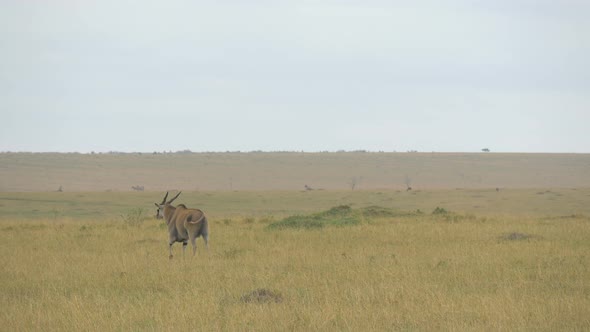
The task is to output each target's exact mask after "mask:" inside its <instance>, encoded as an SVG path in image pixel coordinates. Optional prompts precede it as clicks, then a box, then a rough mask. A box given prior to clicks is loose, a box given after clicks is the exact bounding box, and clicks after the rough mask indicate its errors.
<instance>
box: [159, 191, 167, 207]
mask: <svg viewBox="0 0 590 332" xmlns="http://www.w3.org/2000/svg"><path fill="white" fill-rule="evenodd" d="M166 198H168V192H166V196H164V199H163V200H162V203H160V205H164V204H166Z"/></svg>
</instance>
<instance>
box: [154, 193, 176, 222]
mask: <svg viewBox="0 0 590 332" xmlns="http://www.w3.org/2000/svg"><path fill="white" fill-rule="evenodd" d="M181 192H182V191H179V192H178V194H176V196H174V198H172V199H171V200H169V201H166V199H167V198H168V192H166V196H164V199H163V200H162V203H160V204H158V203H154V204H155V205H156V207H157V208H158V210H157V211H156V218H157V219H163V218H164V207H165V206H166V205H170V204H171V203H172V202H174V200H175V199H176V198H177V197H178V196H180V193H181Z"/></svg>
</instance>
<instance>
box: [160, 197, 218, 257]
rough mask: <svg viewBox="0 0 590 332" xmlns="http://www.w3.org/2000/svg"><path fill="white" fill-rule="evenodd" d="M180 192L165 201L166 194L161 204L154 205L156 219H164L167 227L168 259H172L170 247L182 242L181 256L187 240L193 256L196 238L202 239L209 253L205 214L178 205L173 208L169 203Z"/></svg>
mask: <svg viewBox="0 0 590 332" xmlns="http://www.w3.org/2000/svg"><path fill="white" fill-rule="evenodd" d="M180 193H181V192H179V193H178V194H176V196H174V198H172V199H171V200H169V201H166V199H167V198H168V192H166V196H164V199H163V200H162V203H160V204H158V203H154V204H156V206H157V207H158V211H157V215H156V218H158V219H162V218H163V219H164V220H165V221H166V225H168V234H169V242H168V245H169V248H170V259H172V257H173V256H172V245H173V244H174V243H175V242H182V255H183V256H184V253H185V251H186V246H187V244H188V242H187V241H188V240H190V241H191V245H192V246H193V256H194V255H195V253H196V252H197V244H196V241H197V238H198V237H199V236H202V237H203V240H205V247H206V248H207V251H209V224H208V222H207V217H206V216H205V213H204V212H203V211H201V210H199V209H189V208H187V207H186V205H184V204H179V205H178V206H176V207H174V206H172V205H171V203H172V202H173V201H174V200H175V199H176V198H177V197H178V196H179V195H180Z"/></svg>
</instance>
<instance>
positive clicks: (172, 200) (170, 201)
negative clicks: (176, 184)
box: [166, 191, 182, 204]
mask: <svg viewBox="0 0 590 332" xmlns="http://www.w3.org/2000/svg"><path fill="white" fill-rule="evenodd" d="M180 193H182V191H179V192H178V194H176V196H174V198H173V199H171V200H169V201H168V203H166V204H170V203H172V202H174V200H175V199H176V198H177V197H178V196H180Z"/></svg>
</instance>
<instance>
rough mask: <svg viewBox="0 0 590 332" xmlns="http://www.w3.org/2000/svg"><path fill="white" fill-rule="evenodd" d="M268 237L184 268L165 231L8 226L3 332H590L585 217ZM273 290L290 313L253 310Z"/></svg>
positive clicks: (416, 222) (0, 258)
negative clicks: (258, 296) (250, 297)
mask: <svg viewBox="0 0 590 332" xmlns="http://www.w3.org/2000/svg"><path fill="white" fill-rule="evenodd" d="M268 222H269V221H268V220H266V219H264V218H256V217H251V216H248V215H244V216H241V217H240V216H231V217H229V216H228V217H225V218H217V219H215V220H213V221H212V224H211V243H210V244H211V251H210V253H209V254H206V253H205V252H204V250H203V249H204V248H203V243H202V242H201V241H198V245H199V250H198V254H197V257H195V258H190V257H187V258H185V259H183V258H182V257H181V255H180V251H181V249H180V246H179V245H176V248H175V253H176V257H175V258H174V259H173V260H171V261H170V260H168V253H167V244H166V239H167V235H166V230H165V229H164V228H163V227H162V226H161V221H156V220H154V219H148V220H145V221H144V222H143V223H142V224H140V225H139V226H129V225H125V224H124V223H122V222H121V221H120V220H114V219H105V220H103V219H87V220H85V221H78V220H71V219H64V218H61V217H57V218H55V219H54V218H52V219H50V220H40V219H30V220H24V221H23V220H21V221H18V222H17V221H11V220H3V221H2V222H1V223H0V242H1V243H2V246H0V265H1V266H2V270H1V273H0V306H1V307H2V310H1V311H0V326H2V328H1V329H2V330H11V331H22V330H44V331H51V330H97V331H98V330H100V331H103V330H179V329H182V330H188V329H191V330H204V331H207V330H229V331H245V330H249V331H251V330H256V331H277V330H279V331H281V330H299V331H315V330H317V331H323V330H326V331H330V330H332V331H333V330H357V331H358V330H363V331H367V330H428V331H432V330H546V331H555V330H588V329H590V282H589V280H590V255H589V253H590V218H588V217H585V216H569V217H548V218H545V217H541V216H531V217H516V216H515V217H510V216H502V217H493V216H486V217H478V216H475V215H466V216H465V215H460V216H459V217H457V218H445V217H444V216H432V215H430V214H424V215H421V216H411V217H388V218H378V219H369V218H365V219H363V222H362V223H361V224H360V225H357V226H350V227H326V228H324V229H321V230H280V231H277V230H267V229H266V225H267V224H268ZM513 233H521V234H525V235H530V236H531V237H530V238H520V237H519V236H513V237H511V236H510V234H513ZM258 289H263V290H267V291H269V293H270V292H273V293H272V294H274V295H275V296H280V300H278V301H272V300H271V301H268V302H264V301H262V302H261V303H258V302H257V301H249V302H248V301H245V300H244V298H243V296H245V295H247V294H251V293H252V292H253V291H255V290H258Z"/></svg>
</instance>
